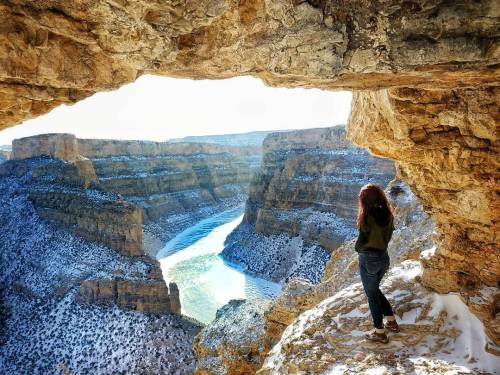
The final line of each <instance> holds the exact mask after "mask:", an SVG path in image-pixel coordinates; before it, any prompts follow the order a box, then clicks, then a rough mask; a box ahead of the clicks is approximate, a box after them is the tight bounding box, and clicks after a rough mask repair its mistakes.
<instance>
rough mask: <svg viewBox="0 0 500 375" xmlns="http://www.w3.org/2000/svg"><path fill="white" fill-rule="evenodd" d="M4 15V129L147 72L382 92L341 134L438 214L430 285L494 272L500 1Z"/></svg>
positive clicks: (0, 115)
mask: <svg viewBox="0 0 500 375" xmlns="http://www.w3.org/2000/svg"><path fill="white" fill-rule="evenodd" d="M0 24H2V25H3V28H2V29H1V30H0V33H1V34H0V48H1V50H2V51H3V52H4V53H3V54H2V56H4V57H3V58H2V59H1V61H0V80H1V84H0V93H1V101H0V106H1V107H0V123H1V124H2V126H11V125H13V124H16V123H19V122H21V121H22V120H24V119H26V118H29V117H33V116H38V115H40V114H42V113H45V112H47V111H49V110H51V109H52V108H54V107H56V106H58V105H61V104H63V103H74V102H76V101H78V100H81V99H82V98H84V97H87V96H89V95H91V94H93V93H95V92H97V91H100V90H106V89H110V88H115V87H118V86H120V85H122V84H123V83H125V82H130V81H132V80H134V79H135V78H136V77H137V76H138V75H139V74H141V73H143V72H146V73H158V74H163V75H171V76H184V77H193V78H203V77H206V78H227V77H231V76H237V75H243V74H250V75H255V76H259V77H261V78H262V79H264V80H265V81H266V82H267V83H268V84H270V85H276V86H278V85H282V86H288V87H297V86H300V87H318V88H325V89H331V88H346V89H354V90H381V91H375V92H359V93H357V94H356V100H355V102H354V105H353V109H354V113H353V116H352V117H351V122H350V123H351V124H352V127H351V130H350V131H349V132H350V134H351V137H352V139H354V141H355V142H356V143H358V144H360V145H364V146H369V147H370V148H371V149H372V151H373V152H375V153H377V154H379V155H389V154H390V156H391V157H392V158H394V159H395V160H397V161H400V162H401V171H402V172H405V173H402V176H403V177H404V178H405V179H406V180H407V181H409V182H410V184H411V186H412V188H413V189H414V190H415V191H416V192H418V194H419V195H422V197H423V199H424V203H425V207H426V209H427V210H428V211H429V212H431V213H432V215H433V217H435V218H436V223H437V231H438V236H439V237H440V238H441V240H440V241H438V242H437V249H436V252H435V257H431V258H429V261H428V262H426V265H425V272H424V277H423V279H424V280H426V281H425V282H426V284H427V285H430V286H432V287H434V288H436V289H437V290H441V291H445V290H454V289H457V288H460V289H462V290H463V289H467V288H469V289H470V290H472V291H474V290H475V291H480V290H482V288H483V286H486V287H488V286H489V285H495V283H496V282H497V281H498V261H497V260H498V247H497V246H495V244H496V243H497V242H498V240H497V238H496V237H495V235H496V233H498V215H497V214H496V212H498V196H497V195H495V194H496V191H497V188H496V185H495V183H496V181H497V180H498V171H496V170H495V169H492V168H495V166H496V164H495V163H496V162H495V160H498V139H497V133H498V130H497V129H498V116H495V115H494V114H495V112H493V115H491V113H490V115H488V114H487V113H488V112H489V109H488V110H487V111H486V112H484V111H485V104H487V103H496V101H497V98H498V93H496V87H497V86H498V82H499V68H498V62H499V54H498V24H499V12H498V2H497V1H494V0H484V1H478V2H462V1H457V2H450V1H435V2H425V1H414V2H408V1H401V0H392V1H384V2H382V1H370V2H368V1H342V2H337V1H331V0H325V1H307V2H295V1H288V0H250V1H244V2H236V1H234V2H226V1H222V0H207V1H198V2H196V3H193V2H183V3H179V4H177V5H176V6H175V7H174V6H172V4H170V3H155V2H145V1H142V0H134V1H129V2H126V3H116V2H110V3H101V2H93V1H84V2H79V3H75V2H62V1H56V0H54V1H44V2H37V3H33V2H29V3H28V2H26V1H22V0H15V1H7V2H4V3H2V5H1V8H0ZM67 62H71V64H69V63H67ZM415 89H416V90H415ZM412 92H414V93H417V95H416V98H415V95H414V94H408V93H412ZM440 98H441V99H440ZM440 103H441V104H440ZM448 103H451V104H452V105H451V106H448ZM495 107H496V108H498V105H496V106H493V107H492V108H495ZM450 108H456V110H455V109H453V110H448V109H450ZM493 111H494V109H493ZM485 113H486V114H487V115H486V116H485ZM426 114H430V116H426ZM421 115H422V117H421ZM422 118H425V121H424V122H425V124H424V122H422ZM368 119H370V120H371V121H370V122H369V120H368ZM482 119H486V120H485V121H483V120H482ZM413 124H416V127H415V129H416V130H415V131H414V132H412V133H413V135H412V137H413V139H411V137H410V135H411V133H410V132H409V129H410V128H413V126H414V125H413ZM428 124H429V125H430V126H428ZM424 128H425V130H424ZM356 129H358V130H359V131H358V130H356ZM492 129H493V130H492ZM471 133H472V134H473V136H470V134H471ZM484 140H487V141H488V142H490V144H489V145H488V146H484V147H483V146H480V147H479V149H477V145H484V142H483V141H484ZM469 143H470V144H472V145H473V146H471V145H470V144H469ZM497 169H498V168H497ZM492 170H493V172H492ZM462 176H463V177H462ZM427 180H429V181H430V185H428V184H427V183H426V181H427ZM463 184H465V186H464V185H463ZM462 187H464V188H465V191H466V193H462V192H461V190H460V189H461V188H462ZM483 187H484V188H483ZM486 187H488V188H490V187H491V190H486ZM427 189H430V190H427ZM443 202H444V203H445V204H444V205H443V204H442V203H443ZM462 207H473V210H472V212H473V215H477V217H476V216H474V217H472V216H471V217H469V216H468V215H466V214H463V213H460V210H461V209H462ZM464 211H465V210H464ZM483 247H484V249H485V251H484V252H483V251H482V249H483ZM469 248H470V249H472V252H471V255H470V256H469V253H468V251H466V249H469ZM431 275H432V277H430V276H431ZM495 279H496V280H495ZM469 280H472V282H469ZM496 286H498V285H496ZM471 300H473V299H471ZM492 306H493V305H491V307H492ZM491 311H493V314H496V315H495V316H496V318H494V319H497V320H498V309H496V308H494V307H492V308H491ZM486 319H490V320H491V315H490V318H486Z"/></svg>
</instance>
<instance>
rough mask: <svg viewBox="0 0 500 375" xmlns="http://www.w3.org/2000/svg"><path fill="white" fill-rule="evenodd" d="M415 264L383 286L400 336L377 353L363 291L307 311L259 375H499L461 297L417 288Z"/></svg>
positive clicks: (352, 290) (354, 289)
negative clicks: (494, 374)
mask: <svg viewBox="0 0 500 375" xmlns="http://www.w3.org/2000/svg"><path fill="white" fill-rule="evenodd" d="M420 272H421V268H420V264H419V263H418V262H416V261H404V262H403V263H401V265H399V266H397V267H394V268H393V269H392V270H391V271H390V272H389V275H388V276H387V278H386V279H384V281H383V283H382V290H383V291H384V293H385V294H386V296H387V297H388V299H389V300H390V301H391V302H392V304H393V307H394V308H395V311H396V315H397V316H398V318H399V322H400V326H401V332H400V333H399V334H390V343H389V344H388V345H384V346H380V345H377V344H373V343H370V342H368V341H366V340H365V339H364V338H363V332H366V331H368V330H369V329H371V327H372V322H371V318H370V313H369V311H368V305H367V303H366V296H365V294H364V291H363V288H362V286H361V283H356V284H353V285H351V286H349V287H347V288H344V289H342V290H340V291H339V292H338V293H337V294H334V295H333V296H331V297H330V298H327V299H325V300H324V301H322V302H321V303H320V304H319V305H317V306H316V307H314V308H313V309H311V310H308V311H306V312H305V313H303V314H302V315H300V316H299V318H298V319H297V320H296V321H295V322H293V323H292V324H291V325H290V326H289V327H288V328H287V329H286V330H285V332H284V333H283V336H282V338H281V340H280V342H279V343H278V344H277V345H276V346H275V347H274V348H273V349H272V351H271V352H270V353H269V355H268V357H267V359H266V361H265V363H264V365H263V367H262V369H260V370H259V371H258V372H257V373H258V374H289V373H300V372H310V373H314V374H327V373H332V372H339V373H344V372H348V373H351V372H352V373H357V374H368V373H373V371H375V369H377V371H385V372H387V373H396V372H398V373H400V372H412V371H415V372H418V373H423V374H445V373H450V372H464V373H474V372H480V371H486V372H493V371H496V369H497V368H498V365H499V364H500V359H498V357H496V356H495V355H493V354H491V353H489V352H488V350H489V348H494V345H493V343H492V342H491V341H489V340H488V338H487V337H486V336H485V335H484V331H483V327H481V323H480V321H479V320H478V319H477V318H476V317H475V316H474V315H473V314H471V313H470V312H469V311H468V309H467V307H466V306H465V305H464V304H463V302H461V300H460V297H459V296H458V295H453V294H452V295H438V294H435V293H431V292H429V291H428V290H427V289H425V288H423V287H422V285H421V284H420V283H419V282H418V281H417V279H416V278H417V277H418V275H419V274H420Z"/></svg>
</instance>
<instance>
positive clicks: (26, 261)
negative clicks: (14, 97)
mask: <svg viewBox="0 0 500 375" xmlns="http://www.w3.org/2000/svg"><path fill="white" fill-rule="evenodd" d="M0 191H1V194H0V226H1V227H2V231H1V233H0V256H1V258H0V270H1V272H0V284H1V285H2V301H1V306H2V314H1V318H2V324H1V325H0V327H2V332H0V335H2V340H3V342H4V344H3V345H2V346H1V347H0V373H2V374H33V373H56V374H57V373H61V374H62V373H71V374H88V373H92V372H93V373H127V374H129V373H132V374H144V373H170V374H189V373H191V372H192V370H193V368H194V356H193V352H192V342H193V339H194V336H195V334H196V333H197V332H198V331H199V329H200V325H199V324H197V323H194V322H192V321H190V320H186V319H185V318H183V317H181V316H178V315H173V314H165V315H161V316H160V315H154V314H146V313H141V312H138V311H123V310H120V309H118V308H116V307H114V306H108V307H103V306H96V305H91V304H90V305H89V304H80V303H78V302H77V298H76V296H77V294H78V286H79V283H80V281H81V280H84V279H110V278H114V277H119V278H120V279H121V280H128V281H130V282H132V283H133V282H134V280H136V281H144V280H149V272H150V271H151V267H152V263H151V260H148V259H149V258H146V257H129V256H124V255H121V254H119V253H118V252H116V251H114V250H111V249H109V248H107V247H104V246H100V245H97V244H95V243H91V242H88V241H85V240H83V239H81V238H79V237H77V236H74V235H72V234H70V233H69V232H66V231H64V230H61V229H58V228H55V227H54V226H52V225H50V224H47V223H46V222H45V221H42V220H40V219H39V217H38V215H37V213H36V211H35V209H34V207H33V205H32V204H31V202H30V201H29V200H28V197H27V193H26V192H25V191H24V188H23V181H21V180H20V179H18V178H6V177H3V178H0Z"/></svg>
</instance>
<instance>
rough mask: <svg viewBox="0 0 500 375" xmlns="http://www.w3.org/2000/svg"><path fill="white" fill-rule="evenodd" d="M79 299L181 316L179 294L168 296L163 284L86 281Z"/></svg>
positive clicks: (119, 280) (101, 280) (162, 282)
mask: <svg viewBox="0 0 500 375" xmlns="http://www.w3.org/2000/svg"><path fill="white" fill-rule="evenodd" d="M171 289H172V287H171ZM77 298H78V300H79V302H82V303H93V304H100V305H108V306H112V305H116V306H118V307H119V308H121V309H125V310H136V311H140V312H146V313H154V314H165V313H175V314H180V302H179V290H178V289H177V290H176V291H175V290H174V291H173V293H169V290H168V288H167V286H166V285H165V282H164V281H163V280H157V281H153V280H150V281H134V280H124V279H119V278H117V279H112V280H104V279H100V280H84V281H83V282H82V283H81V284H80V289H79V294H78V297H77Z"/></svg>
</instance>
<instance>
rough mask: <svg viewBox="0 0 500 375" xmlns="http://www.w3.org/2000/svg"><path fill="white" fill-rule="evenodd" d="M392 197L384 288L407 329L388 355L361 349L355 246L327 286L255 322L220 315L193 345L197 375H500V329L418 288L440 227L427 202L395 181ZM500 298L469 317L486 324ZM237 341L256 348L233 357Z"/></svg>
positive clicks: (332, 268)
mask: <svg viewBox="0 0 500 375" xmlns="http://www.w3.org/2000/svg"><path fill="white" fill-rule="evenodd" d="M386 193H387V195H388V197H389V199H390V201H391V203H392V205H393V207H394V208H395V226H396V230H395V231H394V233H393V237H392V239H391V242H390V243H389V248H388V252H389V255H390V259H391V266H392V271H391V272H390V274H389V275H388V276H387V277H386V278H385V280H386V281H385V282H384V284H383V287H382V288H383V290H384V292H385V293H387V294H388V298H389V299H390V301H391V303H392V305H393V307H394V309H395V312H396V315H397V319H398V320H399V321H400V323H401V324H402V327H403V332H402V333H401V334H398V335H391V343H390V344H389V349H390V350H389V351H388V348H387V347H386V346H384V347H379V346H378V345H370V344H369V343H367V342H366V341H365V340H363V339H362V333H363V331H367V330H369V329H370V328H372V327H371V318H370V315H369V312H368V306H367V301H366V297H365V295H364V292H363V290H362V286H361V284H360V282H359V281H360V280H359V271H358V262H357V254H356V252H355V250H354V242H355V239H353V240H350V241H347V242H345V243H344V244H343V245H342V246H340V247H339V248H338V249H336V250H335V251H334V252H333V253H332V256H331V258H330V260H329V261H328V263H327V266H326V269H325V274H324V277H323V279H322V281H321V283H319V284H316V285H313V284H311V283H309V282H307V281H306V280H303V279H292V280H290V282H288V283H287V284H286V286H285V288H284V290H283V293H282V295H280V296H279V297H278V298H276V299H275V300H274V301H272V302H271V303H269V304H268V305H267V306H264V307H263V306H260V307H259V308H254V310H253V311H255V313H254V314H251V317H249V315H250V314H247V313H245V312H246V311H249V310H251V309H252V306H253V304H254V303H255V302H254V301H246V302H245V304H239V305H238V308H237V309H235V308H233V307H227V308H224V309H222V310H221V311H220V314H219V317H218V319H217V320H216V323H215V325H214V326H209V327H207V328H206V329H204V330H203V331H202V332H201V334H200V335H199V336H198V339H197V341H196V346H195V348H196V353H197V356H198V365H197V370H198V371H199V373H200V374H206V373H209V374H218V373H226V374H238V373H239V372H238V371H237V370H236V369H235V368H234V367H232V365H233V364H235V363H238V364H240V368H248V367H250V368H252V369H255V368H260V366H261V365H262V364H263V367H262V369H261V370H260V372H261V373H263V374H288V373H300V372H307V371H312V372H313V373H315V374H316V373H317V374H323V373H324V374H331V373H332V371H333V373H336V372H335V371H334V370H333V369H335V370H338V371H339V373H343V371H347V370H349V371H351V372H353V373H370V371H372V372H373V371H375V370H377V371H381V372H382V371H383V370H386V371H388V372H391V371H393V370H394V369H396V368H398V369H399V371H401V369H405V370H406V371H408V372H410V369H412V368H415V369H418V370H419V371H420V372H422V373H428V374H441V373H442V374H445V373H447V371H452V372H453V371H455V372H456V371H463V372H465V373H467V371H469V370H470V369H474V368H476V369H479V370H482V371H486V372H488V371H490V372H491V371H492V369H494V368H495V366H498V363H499V362H500V360H499V359H498V357H496V355H497V354H498V353H497V351H496V350H497V349H496V348H497V347H496V346H495V343H494V341H493V340H492V339H491V335H490V333H491V332H492V329H493V328H494V324H493V323H494V322H492V321H491V320H490V321H489V322H490V324H489V325H486V326H484V325H483V324H482V323H481V321H480V320H479V319H478V318H477V317H476V316H474V315H473V314H471V313H470V311H468V310H467V308H466V305H465V302H469V303H470V302H471V301H468V299H467V298H465V297H464V296H463V295H460V294H458V293H456V294H450V295H445V296H443V295H439V294H435V293H432V292H430V291H429V290H427V289H425V288H423V287H422V285H421V283H420V278H421V265H420V264H419V263H418V262H417V260H418V259H419V258H420V256H421V255H422V256H424V257H425V256H427V255H428V254H429V253H430V252H432V249H434V244H433V241H432V234H433V231H434V224H433V222H432V220H431V218H430V216H429V215H428V214H427V213H425V212H424V208H423V207H422V204H421V202H420V201H419V200H418V198H417V197H416V196H415V195H414V194H413V193H412V191H411V190H410V189H409V187H408V186H407V185H406V184H404V183H402V182H401V181H399V180H394V181H391V183H390V184H389V185H388V186H387V189H386ZM499 296H500V294H499V292H498V289H496V288H491V287H485V288H482V289H481V291H480V293H478V294H477V295H476V296H475V298H473V299H472V300H473V301H472V302H473V304H472V306H474V307H473V308H472V309H471V310H472V311H474V312H475V311H476V310H480V311H481V313H480V314H479V313H477V312H476V314H477V315H478V316H481V314H483V315H484V314H488V311H489V310H488V306H490V304H491V303H492V301H495V300H497V299H498V298H499ZM258 306H259V305H258ZM487 322H488V321H487ZM235 326H236V327H238V336H237V339H234V340H233V339H224V337H228V336H231V337H232V336H233V335H231V334H230V332H231V330H233V329H234V327H235ZM215 327H216V328H215ZM216 332H217V333H216ZM220 332H224V333H226V332H227V334H225V335H220ZM485 333H486V334H488V335H490V338H489V337H487V336H486V335H485ZM218 337H223V338H218ZM236 340H237V341H238V342H240V343H243V342H245V341H246V340H247V341H249V340H252V345H251V346H248V345H247V346H245V345H242V347H245V348H247V349H248V350H247V351H246V352H245V351H244V350H243V349H241V348H240V349H238V350H236V348H235V343H234V342H235V341H236ZM473 342H474V343H473ZM270 348H272V350H271V351H270V352H269V353H268V352H267V350H269V349H270ZM214 353H217V355H216V356H215V354H214ZM352 353H354V354H355V355H352ZM388 353H389V354H388ZM341 370H342V371H341ZM394 371H395V370H394ZM258 373H259V371H258Z"/></svg>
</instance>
